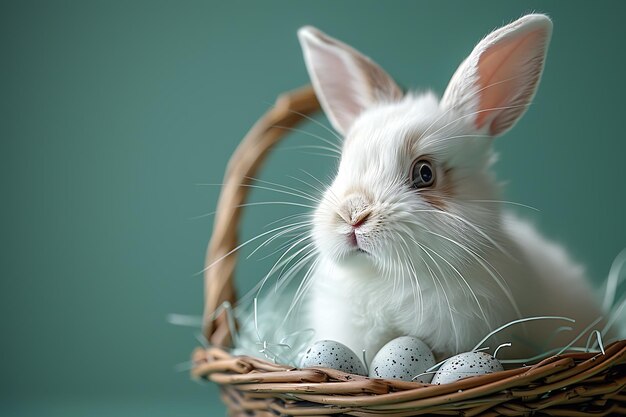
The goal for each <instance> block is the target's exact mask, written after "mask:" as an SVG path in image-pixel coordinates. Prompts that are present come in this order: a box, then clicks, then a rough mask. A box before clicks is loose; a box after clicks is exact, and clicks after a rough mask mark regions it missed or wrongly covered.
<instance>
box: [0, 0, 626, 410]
mask: <svg viewBox="0 0 626 417" xmlns="http://www.w3.org/2000/svg"><path fill="white" fill-rule="evenodd" d="M625 5H626V3H624V2H617V1H616V2H600V1H598V2H574V1H560V2H520V1H515V2H513V1H508V2H503V1H490V2H476V1H467V2H461V1H455V2H451V1H438V2H418V1H412V2H407V1H394V2H382V1H381V2H371V1H358V2H357V1H316V2H294V1H289V2H287V1H285V2H277V1H272V2H252V1H250V2H240V1H229V2H226V1H224V2H188V1H185V2H174V1H165V2H163V1H145V2H139V1H129V2H126V1H124V2H82V1H54V2H32V1H22V2H14V3H10V2H2V5H1V6H0V53H1V55H0V105H1V106H2V108H1V114H2V117H1V119H0V120H1V122H0V139H1V140H0V178H1V181H2V189H1V198H2V200H1V201H2V203H1V204H0V210H1V215H0V219H1V222H2V229H1V230H2V248H1V252H0V253H1V258H0V259H1V267H2V269H1V271H2V279H1V284H0V331H1V332H2V333H1V335H2V336H1V339H0V340H1V344H0V346H1V355H0V370H1V372H2V377H1V379H0V414H1V415H3V416H56V415H58V416H70V417H71V416H124V415H128V416H131V415H132V416H141V415H145V416H148V415H149V416H208V415H222V414H223V413H224V411H223V407H222V405H221V403H220V402H219V399H218V392H217V389H216V388H215V387H214V386H212V385H200V384H196V383H193V382H191V381H190V380H189V377H188V374H187V373H186V372H177V371H176V370H175V365H176V364H177V363H181V362H185V361H186V360H188V357H189V353H190V351H191V350H192V348H193V347H194V346H196V345H198V342H197V341H196V339H195V333H196V332H197V329H193V328H187V327H176V326H173V325H170V324H168V323H167V322H166V316H167V314H168V313H184V314H191V315H197V314H199V313H200V312H201V309H202V280H201V278H200V277H199V276H198V275H195V274H196V272H197V271H199V270H200V269H201V268H202V263H203V256H204V250H205V246H206V244H207V240H208V238H209V235H210V231H211V227H212V218H211V217H210V216H206V217H200V218H195V217H196V216H199V215H202V214H203V213H207V212H210V211H212V210H213V207H214V204H215V200H216V197H217V191H218V190H217V188H216V187H213V186H199V185H197V184H198V183H219V182H221V179H222V174H223V171H224V167H225V164H226V160H227V158H228V157H229V155H230V154H231V152H232V151H233V149H234V148H235V146H236V145H237V143H238V141H239V140H240V138H241V137H242V135H243V134H244V133H245V132H246V131H247V129H248V128H249V127H250V125H251V124H252V123H253V122H254V120H255V119H256V118H257V117H258V116H259V115H261V114H262V113H263V112H264V111H265V110H266V109H267V108H268V105H269V104H270V103H271V102H273V100H274V98H275V96H276V95H277V94H278V93H279V92H281V91H285V90H288V89H291V88H294V87H297V86H299V85H301V84H305V83H307V74H306V72H305V68H304V64H303V61H302V57H301V53H300V50H299V46H298V43H297V40H296V35H295V32H296V30H297V28H298V27H300V26H302V25H304V24H313V25H316V26H318V27H320V28H321V29H322V30H325V31H327V32H328V33H330V34H332V35H333V36H336V37H338V38H340V39H343V40H345V41H346V42H348V43H350V44H352V45H354V46H355V47H357V48H359V49H361V50H362V51H364V52H365V53H366V54H368V55H370V56H372V57H373V58H374V59H376V60H377V61H378V62H379V63H380V64H381V65H382V66H383V67H385V68H386V69H387V70H388V71H389V72H390V73H391V74H392V75H393V76H394V77H396V79H398V80H399V82H400V83H402V84H403V85H405V86H407V87H419V88H433V89H434V90H436V91H438V92H440V93H441V92H442V91H443V89H444V88H445V85H446V83H447V81H448V79H449V78H450V76H451V75H452V73H453V71H454V70H455V69H456V66H457V65H458V64H459V63H460V61H461V60H462V59H463V58H464V57H465V56H466V55H467V54H468V53H469V51H470V50H471V48H472V47H473V45H474V44H475V43H476V42H477V41H478V40H479V39H480V38H481V37H482V36H484V35H485V34H486V33H487V32H489V31H490V30H492V29H494V28H496V27H497V26H500V25H501V24H503V23H506V22H508V21H510V20H512V19H514V18H517V17H519V16H521V15H522V14H524V13H526V12H529V11H542V12H547V13H548V14H550V15H551V16H552V18H553V19H554V25H555V30H554V35H553V40H552V45H551V48H550V53H549V57H548V61H547V67H546V71H545V75H544V78H543V82H542V85H541V88H540V89H539V93H538V95H537V96H536V99H535V102H534V104H533V106H532V107H531V108H530V110H529V111H528V113H527V114H526V116H525V117H524V119H523V120H522V121H521V122H520V123H519V124H518V125H517V126H516V128H515V129H514V130H513V131H511V132H510V133H509V134H507V135H506V136H505V137H504V138H501V139H499V140H498V141H497V145H496V146H497V148H498V150H499V151H500V153H501V158H500V160H499V162H498V164H497V165H496V170H497V171H498V174H499V177H500V178H501V179H504V180H507V181H508V182H509V184H508V189H507V193H506V198H507V199H509V200H512V201H516V202H520V203H524V204H528V205H531V206H534V207H536V208H538V209H539V210H540V212H538V213H535V212H533V211H531V210H524V209H521V211H520V212H521V214H523V215H527V216H530V217H532V218H533V219H534V220H535V221H536V222H537V223H538V224H539V225H540V227H541V228H542V230H544V231H545V233H546V234H547V235H548V236H550V237H552V238H554V239H557V240H559V241H561V242H563V243H564V244H565V245H566V246H567V247H568V248H569V249H570V250H571V252H572V254H573V255H574V256H575V257H576V258H577V259H579V260H580V261H581V262H582V263H583V264H585V265H587V267H588V270H589V273H590V276H592V277H594V279H596V282H600V281H601V280H602V279H603V277H604V276H606V273H607V272H608V268H609V266H610V263H611V261H612V260H613V258H614V257H615V255H616V254H617V253H618V252H619V251H620V250H621V249H622V248H623V247H624V246H626V216H625V215H624V213H625V212H626V198H625V197H624V195H625V193H624V180H625V177H626V176H625V175H624V174H625V172H626V171H625V168H624V162H625V158H624V155H625V151H626V145H625V143H626V139H625V135H624V129H625V128H624V114H625V110H626V109H625V104H624V102H625V100H624V94H625V93H626V88H625V87H626V86H625V79H626V78H625V77H624V67H625V65H626V48H624V40H625V39H626V26H624V24H623V18H624V16H625V11H626V7H625ZM321 120H324V119H323V118H321ZM305 129H307V130H309V131H311V132H314V133H315V134H321V135H325V136H326V137H329V136H330V135H329V134H328V133H325V132H324V130H323V129H320V128H319V127H316V126H315V125H311V124H309V125H307V126H305ZM287 142H288V143H286V144H285V145H284V146H281V149H279V150H277V151H276V152H274V154H273V155H272V157H271V158H270V161H269V162H268V165H267V169H266V170H265V171H264V172H263V178H265V179H267V180H270V181H276V182H280V183H283V184H287V185H294V186H296V187H300V188H302V187H303V185H301V184H299V183H298V182H297V181H295V180H293V179H292V178H290V176H296V177H300V178H306V175H305V174H303V173H302V172H301V171H300V168H302V169H305V170H307V171H309V172H311V173H313V174H314V175H316V176H319V177H321V178H326V176H327V175H329V174H330V173H331V172H332V169H333V167H334V161H333V160H331V159H328V158H323V157H319V156H316V155H310V154H307V153H305V152H303V151H302V150H295V149H292V148H293V146H294V145H300V144H307V145H312V144H313V145H314V144H316V142H315V140H314V139H312V138H310V137H307V136H305V135H296V136H295V137H293V138H292V139H291V140H290V141H287ZM253 198H254V199H255V201H270V200H276V199H278V200H280V199H283V198H282V197H281V196H276V195H272V194H271V193H255V195H254V196H253ZM298 211H300V210H298V209H297V208H296V207H285V206H278V207H271V206H267V207H266V206H258V207H254V208H250V210H249V211H248V212H247V215H246V218H245V219H244V231H243V236H244V237H251V236H254V235H256V234H258V233H260V232H262V231H264V230H266V229H264V227H265V225H266V224H267V223H269V222H271V221H273V220H276V219H278V218H281V217H284V216H286V215H289V214H293V213H296V212H298ZM249 252H250V250H248V251H247V252H246V253H249ZM267 253H268V252H266V253H264V254H261V255H260V256H255V257H253V258H251V259H249V260H242V261H241V264H240V268H239V273H240V275H239V277H240V279H241V280H240V284H241V285H242V287H249V285H250V284H251V283H252V282H253V281H254V280H255V279H258V278H259V276H260V272H259V271H263V270H266V269H267V268H268V267H269V265H270V264H269V262H271V260H272V259H271V258H269V259H265V260H262V259H260V258H261V257H262V256H263V255H265V254H267ZM274 259H275V257H274ZM242 277H245V279H244V278H242ZM244 281H245V282H244Z"/></svg>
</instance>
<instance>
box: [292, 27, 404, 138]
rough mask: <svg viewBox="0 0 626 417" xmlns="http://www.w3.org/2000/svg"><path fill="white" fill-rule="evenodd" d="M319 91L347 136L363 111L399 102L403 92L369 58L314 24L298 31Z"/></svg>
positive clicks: (328, 112) (334, 122)
mask: <svg viewBox="0 0 626 417" xmlns="http://www.w3.org/2000/svg"><path fill="white" fill-rule="evenodd" d="M298 38H299V39H300V45H301V46H302V51H303V52H304V61H305V63H306V67H307V70H308V71H309V76H310V77H311V82H312V83H313V87H314V89H315V93H316V94H317V97H318V99H319V101H320V104H321V105H322V108H323V109H324V112H325V113H326V116H328V119H329V120H330V122H331V124H332V125H333V127H334V128H335V129H336V130H337V131H338V132H339V133H341V134H343V135H345V134H346V133H347V131H348V129H349V128H350V126H351V125H352V123H353V122H354V120H355V119H356V118H357V117H358V116H359V114H361V112H362V111H363V110H365V109H366V108H368V107H370V106H371V105H372V104H374V103H377V102H385V101H386V102H389V101H395V100H398V99H400V98H401V97H402V91H401V90H400V88H399V87H398V86H397V85H396V83H395V82H394V81H393V80H392V79H391V77H390V76H389V75H387V73H386V72H385V71H383V70H382V68H380V67H379V66H378V65H377V64H376V63H375V62H373V61H372V60H371V59H369V58H368V57H366V56H364V55H362V54H361V53H359V52H357V51H356V50H354V49H353V48H351V47H350V46H348V45H346V44H344V43H342V42H339V41H338V40H336V39H333V38H331V37H329V36H327V35H325V34H324V33H322V32H320V31H319V30H317V29H315V28H314V27H311V26H305V27H303V28H301V29H300V30H299V31H298Z"/></svg>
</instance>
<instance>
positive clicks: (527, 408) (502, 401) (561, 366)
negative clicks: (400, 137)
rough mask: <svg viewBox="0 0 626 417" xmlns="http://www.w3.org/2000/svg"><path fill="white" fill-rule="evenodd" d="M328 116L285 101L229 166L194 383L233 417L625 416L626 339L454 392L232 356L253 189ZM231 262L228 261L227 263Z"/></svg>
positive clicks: (450, 387) (312, 102)
mask: <svg viewBox="0 0 626 417" xmlns="http://www.w3.org/2000/svg"><path fill="white" fill-rule="evenodd" d="M318 110H319V103H318V101H317V99H316V97H315V93H314V92H313V90H312V88H311V87H309V86H307V87H304V88H301V89H299V90H296V91H292V92H289V93H286V94H283V95H281V96H280V97H279V98H278V100H277V102H276V105H275V106H274V107H273V108H272V109H271V110H269V111H268V112H267V113H266V114H265V115H264V116H263V117H262V118H261V119H260V120H259V121H258V122H257V123H256V124H255V125H254V126H253V127H252V129H251V130H250V132H249V133H248V134H247V135H246V137H245V138H244V139H243V141H242V142H241V144H240V145H239V147H238V148H237V150H236V151H235V153H234V154H233V156H232V158H231V159H230V162H229V164H228V167H227V170H226V174H225V179H224V185H223V189H222V192H221V195H220V198H219V202H218V206H217V212H216V217H215V224H214V229H213V236H212V238H211V243H210V245H209V248H208V251H207V257H206V265H211V264H213V263H214V262H215V261H216V260H219V259H221V260H220V262H217V263H216V264H215V265H213V266H212V267H211V268H208V269H207V270H206V271H205V316H204V317H205V328H204V331H205V336H206V338H207V340H209V341H210V344H211V347H209V348H207V349H205V348H198V349H196V350H195V351H194V352H193V358H192V359H193V369H192V375H193V377H196V378H203V379H208V380H211V381H213V382H215V383H217V384H219V385H220V387H221V391H222V399H223V401H224V403H225V404H226V406H227V407H228V410H229V414H230V415H231V416H277V415H293V416H330V415H333V416H337V415H350V416H381V415H386V416H397V417H401V416H414V415H425V414H429V415H463V416H478V415H480V416H494V415H507V416H524V415H551V416H589V415H596V416H606V415H626V340H622V341H618V342H615V343H613V344H611V345H610V346H607V347H606V348H605V353H604V354H601V353H567V354H562V355H558V356H553V357H551V358H548V359H545V360H543V361H541V362H539V363H537V364H534V365H532V366H525V367H521V368H517V369H513V370H507V371H501V372H496V373H492V374H488V375H482V376H477V377H471V378H466V379H463V380H460V381H457V382H455V383H451V384H445V385H425V384H421V383H417V382H403V381H396V380H382V379H370V378H366V377H362V376H358V375H351V374H346V373H343V372H340V371H335V370H331V369H323V368H319V369H294V368H292V367H289V366H284V365H277V364H273V363H270V362H267V361H264V360H260V359H257V358H252V357H245V356H232V355H231V354H230V353H229V352H228V350H227V349H226V348H225V347H224V346H228V344H229V343H230V334H229V326H228V323H227V319H226V316H225V314H222V315H220V316H219V317H217V319H216V320H212V319H209V317H211V316H212V315H213V313H214V312H215V311H216V309H217V308H218V307H219V306H220V305H222V303H223V302H225V301H228V302H230V303H232V304H234V303H235V289H234V285H233V276H234V274H233V272H234V269H235V263H236V259H237V256H236V253H232V254H230V255H228V254H229V253H230V252H231V251H232V250H233V249H234V248H235V247H236V246H237V241H238V239H237V234H238V226H239V219H240V215H241V205H242V204H243V203H244V202H245V198H246V195H247V192H248V190H249V187H248V185H249V183H250V182H251V178H252V177H254V176H255V174H256V172H257V170H258V169H259V167H260V166H261V164H262V162H263V161H264V159H265V157H266V156H267V154H268V152H269V151H270V150H271V149H272V147H273V146H274V145H275V144H276V143H277V142H278V141H279V140H280V139H281V138H282V137H283V136H284V134H285V132H286V131H287V130H288V129H289V128H291V127H293V126H295V125H296V124H297V123H299V122H300V121H302V120H303V119H304V118H307V117H308V115H310V114H313V113H315V112H316V111H318ZM222 258H223V259H222Z"/></svg>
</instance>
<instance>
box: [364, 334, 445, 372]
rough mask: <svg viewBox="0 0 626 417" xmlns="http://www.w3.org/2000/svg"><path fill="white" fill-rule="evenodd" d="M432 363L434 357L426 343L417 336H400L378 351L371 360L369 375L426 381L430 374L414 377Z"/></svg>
mask: <svg viewBox="0 0 626 417" xmlns="http://www.w3.org/2000/svg"><path fill="white" fill-rule="evenodd" d="M434 365H435V357H434V356H433V353H432V351H431V350H430V348H429V347H428V345H426V343H424V342H422V341H421V340H420V339H418V338H417V337H413V336H402V337H398V338H397V339H393V340H392V341H390V342H389V343H387V344H386V345H385V346H383V347H382V348H381V349H380V350H379V351H378V353H377V354H376V356H374V359H373V360H372V364H371V366H370V372H369V376H370V377H371V378H383V379H399V380H402V381H419V382H423V383H428V382H429V381H430V379H431V378H432V375H422V376H420V377H418V378H415V377H416V376H417V375H420V374H421V373H423V372H425V371H426V370H428V368H430V367H432V366H434ZM414 378H415V379H414Z"/></svg>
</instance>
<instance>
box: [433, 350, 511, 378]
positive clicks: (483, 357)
mask: <svg viewBox="0 0 626 417" xmlns="http://www.w3.org/2000/svg"><path fill="white" fill-rule="evenodd" d="M502 370H504V368H503V367H502V364H501V363H500V361H499V360H497V359H496V358H494V357H493V356H491V355H490V354H488V353H485V352H466V353H460V354H458V355H456V356H453V357H451V358H450V359H448V360H447V361H445V362H444V363H443V365H441V368H439V370H438V371H437V373H436V374H435V376H434V377H433V381H432V383H433V384H448V383H450V382H454V381H458V380H459V379H463V378H467V377H470V376H476V375H484V374H490V373H493V372H498V371H502Z"/></svg>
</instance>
